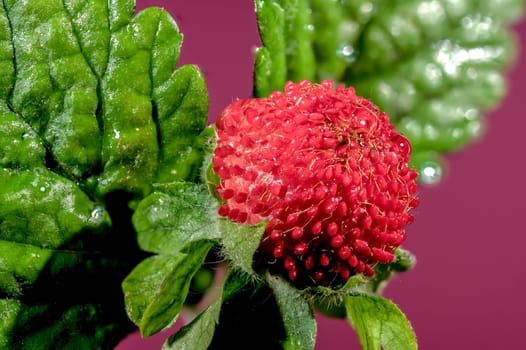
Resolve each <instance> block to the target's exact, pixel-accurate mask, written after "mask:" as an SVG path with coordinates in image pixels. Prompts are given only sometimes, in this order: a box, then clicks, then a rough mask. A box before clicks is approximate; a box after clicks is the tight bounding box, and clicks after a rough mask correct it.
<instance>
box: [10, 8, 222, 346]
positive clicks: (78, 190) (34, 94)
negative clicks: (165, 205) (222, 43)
mask: <svg viewBox="0 0 526 350" xmlns="http://www.w3.org/2000/svg"><path fill="white" fill-rule="evenodd" d="M134 12H135V2H134V1H131V0H115V1H109V2H108V1H102V0H90V1H71V0H49V1H43V0H35V1H30V2H27V1H26V2H20V1H13V0H6V1H4V3H3V6H1V7H0V182H1V183H2V186H1V188H0V222H1V223H2V224H1V226H2V229H1V230H0V256H1V257H2V258H1V259H0V306H1V308H2V309H1V311H0V313H1V314H2V315H3V316H2V317H0V318H1V319H2V321H1V322H0V347H1V348H39V349H55V348H64V349H67V348H81V349H84V348H89V349H94V348H96V349H111V348H113V347H114V346H115V344H116V343H117V342H118V341H119V339H120V337H123V336H124V335H125V334H126V333H127V332H129V331H130V330H131V329H132V327H133V325H132V323H131V322H129V320H128V319H127V316H126V313H125V310H124V305H123V301H122V290H121V282H122V280H123V279H124V277H125V276H126V274H128V273H129V272H130V270H131V269H132V267H133V266H134V265H135V264H136V263H137V262H139V261H140V260H142V259H143V258H144V253H142V252H141V251H140V250H139V247H137V243H136V241H135V237H136V232H135V229H134V227H133V226H132V221H131V217H132V214H133V207H134V206H135V205H136V203H139V202H140V200H142V199H143V198H144V197H146V196H148V195H150V194H151V193H152V190H153V188H154V186H158V187H162V186H163V184H168V183H171V182H174V181H181V182H182V181H187V180H188V181H194V180H196V179H197V177H198V176H199V171H200V169H201V166H202V163H203V157H204V148H203V147H202V146H200V145H199V144H197V142H198V137H199V136H200V134H201V133H202V131H203V130H204V129H205V125H206V120H207V108H208V101H207V92H206V87H205V83H204V79H203V77H202V75H201V73H200V72H199V71H198V69H197V68H196V67H195V66H191V65H188V66H183V67H180V68H177V69H176V65H177V61H178V58H179V54H180V47H181V43H182V34H181V33H180V32H179V29H178V28H177V25H176V23H175V22H174V21H173V19H172V18H171V17H170V16H169V15H168V13H167V12H166V11H163V10H161V9H159V8H149V9H147V10H144V11H141V12H138V13H137V14H136V16H134ZM166 186H168V185H166ZM168 187H169V186H168ZM191 190H193V188H192V189H189V191H191ZM195 190H196V191H197V193H202V192H203V191H201V190H200V189H198V188H195ZM197 196H199V195H197ZM185 198H187V197H185ZM188 198H189V197H188ZM195 200H199V198H196V199H195ZM206 203H207V204H208V205H209V206H210V207H209V208H208V207H207V208H208V209H209V210H214V209H213V204H211V203H212V202H211V201H208V202H206ZM146 204H147V203H145V204H143V208H144V207H145V206H146ZM152 205H153V204H152ZM181 208H182V207H181ZM186 210H187V211H189V210H190V209H189V208H188V209H186ZM205 210H206V209H205V208H203V209H202V210H201V212H200V213H201V214H203V213H204V211H205ZM188 215H189V214H188ZM203 215H204V214H203ZM194 228H195V227H192V228H187V231H186V232H189V231H188V230H193V229H194ZM192 234H193V235H194V236H193V237H194V238H195V237H201V236H204V235H205V234H204V233H202V232H201V233H197V232H192ZM200 235H201V236H200ZM192 239H193V238H188V241H192ZM203 244H205V243H203ZM206 244H207V245H210V244H211V243H206ZM152 245H153V243H152ZM194 248H195V249H197V246H196V247H194ZM195 264H197V262H195ZM159 302H161V299H159ZM15 306H16V307H15ZM148 310H151V311H148V312H152V316H151V317H152V318H155V317H154V316H153V313H154V312H155V306H152V307H151V309H148ZM147 315H148V314H147ZM4 316H5V318H4ZM147 317H150V316H147ZM36 344H38V345H36Z"/></svg>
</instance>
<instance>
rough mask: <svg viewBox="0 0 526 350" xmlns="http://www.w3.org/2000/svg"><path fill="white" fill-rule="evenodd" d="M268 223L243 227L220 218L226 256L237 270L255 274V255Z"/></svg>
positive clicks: (222, 241)
mask: <svg viewBox="0 0 526 350" xmlns="http://www.w3.org/2000/svg"><path fill="white" fill-rule="evenodd" d="M266 224H267V223H266V221H263V222H261V223H259V224H257V225H242V224H238V223H235V222H232V221H230V220H228V219H226V218H219V230H220V232H221V243H222V244H223V246H224V248H225V250H224V254H225V255H226V257H227V258H228V259H229V260H230V261H231V263H232V265H233V266H234V267H235V268H238V269H240V270H241V271H243V272H246V273H248V274H254V273H255V272H254V269H253V268H252V264H253V262H254V253H255V252H256V250H257V248H258V247H259V243H260V241H261V237H262V236H263V233H264V231H265V226H266Z"/></svg>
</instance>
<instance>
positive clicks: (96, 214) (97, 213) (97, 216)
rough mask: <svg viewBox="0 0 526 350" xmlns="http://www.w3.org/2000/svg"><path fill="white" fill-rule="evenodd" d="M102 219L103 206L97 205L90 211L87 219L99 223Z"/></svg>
mask: <svg viewBox="0 0 526 350" xmlns="http://www.w3.org/2000/svg"><path fill="white" fill-rule="evenodd" d="M103 220H104V208H103V207H101V206H100V205H97V206H96V207H95V209H93V211H92V212H91V217H90V219H89V221H90V222H91V223H94V224H100V223H101V222H102V221H103Z"/></svg>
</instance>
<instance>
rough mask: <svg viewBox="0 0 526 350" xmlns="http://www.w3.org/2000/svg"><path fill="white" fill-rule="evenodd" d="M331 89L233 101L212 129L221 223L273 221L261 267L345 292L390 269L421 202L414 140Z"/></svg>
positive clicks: (288, 89)
mask: <svg viewBox="0 0 526 350" xmlns="http://www.w3.org/2000/svg"><path fill="white" fill-rule="evenodd" d="M333 85H334V84H333V82H332V81H324V82H322V83H321V84H313V83H311V82H308V81H302V82H300V83H297V84H296V83H292V82H289V83H287V84H286V86H285V89H284V92H273V93H272V94H271V95H270V96H269V97H268V98H252V99H245V100H238V101H235V102H233V103H232V104H230V105H229V106H228V107H227V108H226V109H225V110H224V111H223V112H222V113H221V115H220V117H219V118H218V120H217V123H216V130H217V136H218V146H217V148H216V150H215V152H214V157H213V166H214V171H215V172H216V173H217V174H218V175H219V177H220V179H221V181H220V184H219V186H218V187H217V193H218V194H219V196H220V197H221V198H222V199H223V200H224V201H223V204H222V205H221V207H220V208H219V214H220V215H221V216H225V217H228V218H229V219H230V220H232V221H235V222H237V223H240V224H255V223H259V222H261V221H263V220H268V223H267V225H266V228H265V233H264V235H263V238H262V240H261V243H260V246H259V249H258V254H257V256H258V259H262V260H263V261H264V262H265V263H267V264H268V267H269V268H270V269H271V270H272V271H274V272H279V273H283V274H285V275H286V276H288V278H289V279H290V280H291V281H293V282H294V283H296V284H297V285H300V286H309V285H310V286H312V285H324V286H339V285H342V284H343V283H345V282H346V281H347V280H348V279H349V277H351V276H352V275H355V274H358V273H362V274H364V275H367V276H371V275H373V274H374V270H373V266H374V264H377V263H381V264H388V263H391V262H392V261H393V259H394V251H395V249H396V248H397V247H398V246H399V245H400V244H401V243H402V242H403V241H404V240H405V238H406V231H405V226H406V225H407V224H408V223H410V222H412V220H413V218H412V215H411V214H410V210H411V209H412V208H414V207H415V206H416V205H417V203H418V201H417V199H416V197H415V192H416V190H417V186H416V183H415V178H416V175H417V174H416V171H414V170H413V169H410V168H409V167H408V162H409V158H410V153H411V149H410V144H409V142H408V140H407V139H406V138H405V137H404V136H402V135H400V134H399V133H397V132H396V130H395V128H394V126H393V125H392V124H390V122H389V118H388V116H387V115H386V114H385V113H382V112H380V111H379V110H378V108H377V107H376V106H374V105H373V104H372V103H371V102H370V101H368V100H367V99H365V98H362V97H359V96H357V95H356V94H355V91H354V89H353V88H345V87H343V86H338V87H336V88H334V87H333Z"/></svg>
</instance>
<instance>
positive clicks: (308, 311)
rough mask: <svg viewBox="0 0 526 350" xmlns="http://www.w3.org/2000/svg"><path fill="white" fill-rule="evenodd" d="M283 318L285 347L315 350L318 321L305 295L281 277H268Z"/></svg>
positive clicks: (288, 348) (291, 349) (297, 349)
mask: <svg viewBox="0 0 526 350" xmlns="http://www.w3.org/2000/svg"><path fill="white" fill-rule="evenodd" d="M266 280H267V282H268V284H269V285H270V288H271V289H272V291H273V292H274V297H275V298H276V302H277V304H278V306H279V309H280V311H281V316H282V317H283V324H284V326H285V331H286V333H287V339H286V340H285V342H284V344H283V347H284V349H287V350H308V349H314V345H315V343H316V319H315V318H314V313H313V312H312V308H311V306H310V304H309V303H308V302H307V300H306V299H305V297H304V296H303V294H302V293H301V292H300V291H299V290H298V289H297V288H295V287H293V286H292V285H290V284H289V283H288V282H286V281H284V280H283V279H282V278H281V277H279V276H271V275H268V274H267V276H266Z"/></svg>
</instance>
